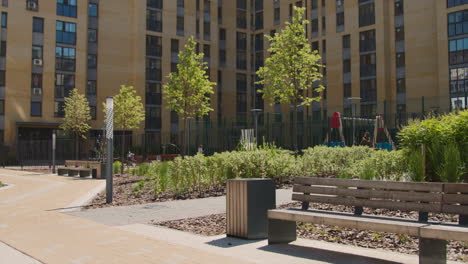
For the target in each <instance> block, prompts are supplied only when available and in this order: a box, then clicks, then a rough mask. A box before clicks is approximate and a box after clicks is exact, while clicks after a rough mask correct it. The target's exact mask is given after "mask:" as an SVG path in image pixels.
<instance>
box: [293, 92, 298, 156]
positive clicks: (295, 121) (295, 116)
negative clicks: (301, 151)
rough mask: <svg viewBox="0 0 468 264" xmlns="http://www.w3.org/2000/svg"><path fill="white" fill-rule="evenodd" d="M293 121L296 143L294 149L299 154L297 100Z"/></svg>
mask: <svg viewBox="0 0 468 264" xmlns="http://www.w3.org/2000/svg"><path fill="white" fill-rule="evenodd" d="M293 123H294V128H293V144H294V151H295V152H296V154H297V152H298V146H297V102H296V101H294V112H293Z"/></svg>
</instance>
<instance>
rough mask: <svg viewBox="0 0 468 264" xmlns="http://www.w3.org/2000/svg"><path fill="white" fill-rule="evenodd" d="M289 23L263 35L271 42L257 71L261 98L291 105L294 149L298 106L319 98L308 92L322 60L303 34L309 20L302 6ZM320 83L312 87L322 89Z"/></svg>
mask: <svg viewBox="0 0 468 264" xmlns="http://www.w3.org/2000/svg"><path fill="white" fill-rule="evenodd" d="M294 11H295V15H294V17H293V20H292V23H289V22H287V23H286V27H285V28H284V29H283V30H282V31H281V33H276V34H275V36H274V37H271V36H268V35H267V36H266V38H267V39H268V40H269V42H270V48H269V49H268V51H269V52H270V54H271V56H270V57H269V58H267V59H266V60H265V66H264V67H261V68H260V69H259V70H258V72H257V74H258V76H259V77H260V79H261V80H260V81H259V82H258V84H262V85H264V88H263V89H262V90H260V92H262V93H263V98H265V99H268V100H269V101H271V102H272V103H273V102H279V103H282V104H291V105H292V107H293V123H294V129H293V137H294V142H293V143H294V148H295V150H296V151H297V147H298V146H297V109H298V106H308V105H310V104H311V103H312V102H313V101H320V96H318V97H313V96H309V93H308V90H310V89H311V88H312V87H313V85H314V83H315V82H318V81H320V80H321V79H322V74H321V73H320V68H321V67H322V65H320V64H319V61H320V60H321V57H320V55H318V53H317V51H312V49H311V47H310V44H309V42H308V40H307V38H306V31H305V27H306V25H307V24H308V23H309V21H307V20H306V19H304V12H305V9H304V8H297V7H295V8H294ZM323 89H324V88H323V86H321V85H319V86H318V87H317V88H315V91H316V92H321V91H322V90H323Z"/></svg>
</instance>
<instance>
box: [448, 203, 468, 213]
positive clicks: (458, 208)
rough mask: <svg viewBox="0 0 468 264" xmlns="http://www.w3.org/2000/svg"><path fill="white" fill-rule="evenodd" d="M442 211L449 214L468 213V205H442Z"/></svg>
mask: <svg viewBox="0 0 468 264" xmlns="http://www.w3.org/2000/svg"><path fill="white" fill-rule="evenodd" d="M442 212H443V213H447V214H468V206H466V205H465V206H463V205H446V204H444V205H442Z"/></svg>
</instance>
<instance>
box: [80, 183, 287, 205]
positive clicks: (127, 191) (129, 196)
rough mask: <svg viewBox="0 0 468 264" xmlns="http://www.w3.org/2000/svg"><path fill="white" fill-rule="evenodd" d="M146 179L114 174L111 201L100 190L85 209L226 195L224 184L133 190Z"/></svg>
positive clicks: (278, 186) (281, 186)
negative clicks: (200, 188) (189, 189)
mask: <svg viewBox="0 0 468 264" xmlns="http://www.w3.org/2000/svg"><path fill="white" fill-rule="evenodd" d="M144 179H146V177H143V176H135V175H124V176H120V175H114V196H113V203H112V204H107V203H106V193H105V192H102V193H100V194H98V196H97V197H96V198H95V199H94V200H93V201H91V203H90V204H89V205H87V206H86V207H85V209H94V208H103V207H110V206H128V205H138V204H147V203H156V202H166V201H173V200H189V199H200V198H208V197H219V196H223V195H226V189H225V186H221V187H220V188H213V189H210V190H208V191H205V192H196V191H194V192H191V193H187V194H184V195H175V194H174V193H172V192H166V193H162V194H159V195H157V196H155V195H154V190H153V189H152V187H151V184H150V183H146V184H145V185H144V186H143V188H142V189H140V190H139V191H135V190H134V187H135V186H136V185H138V183H139V182H140V181H141V180H144ZM277 188H292V184H290V183H284V184H281V185H277Z"/></svg>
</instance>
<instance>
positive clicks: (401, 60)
mask: <svg viewBox="0 0 468 264" xmlns="http://www.w3.org/2000/svg"><path fill="white" fill-rule="evenodd" d="M396 66H397V68H400V67H405V53H404V52H399V53H397V54H396Z"/></svg>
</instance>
